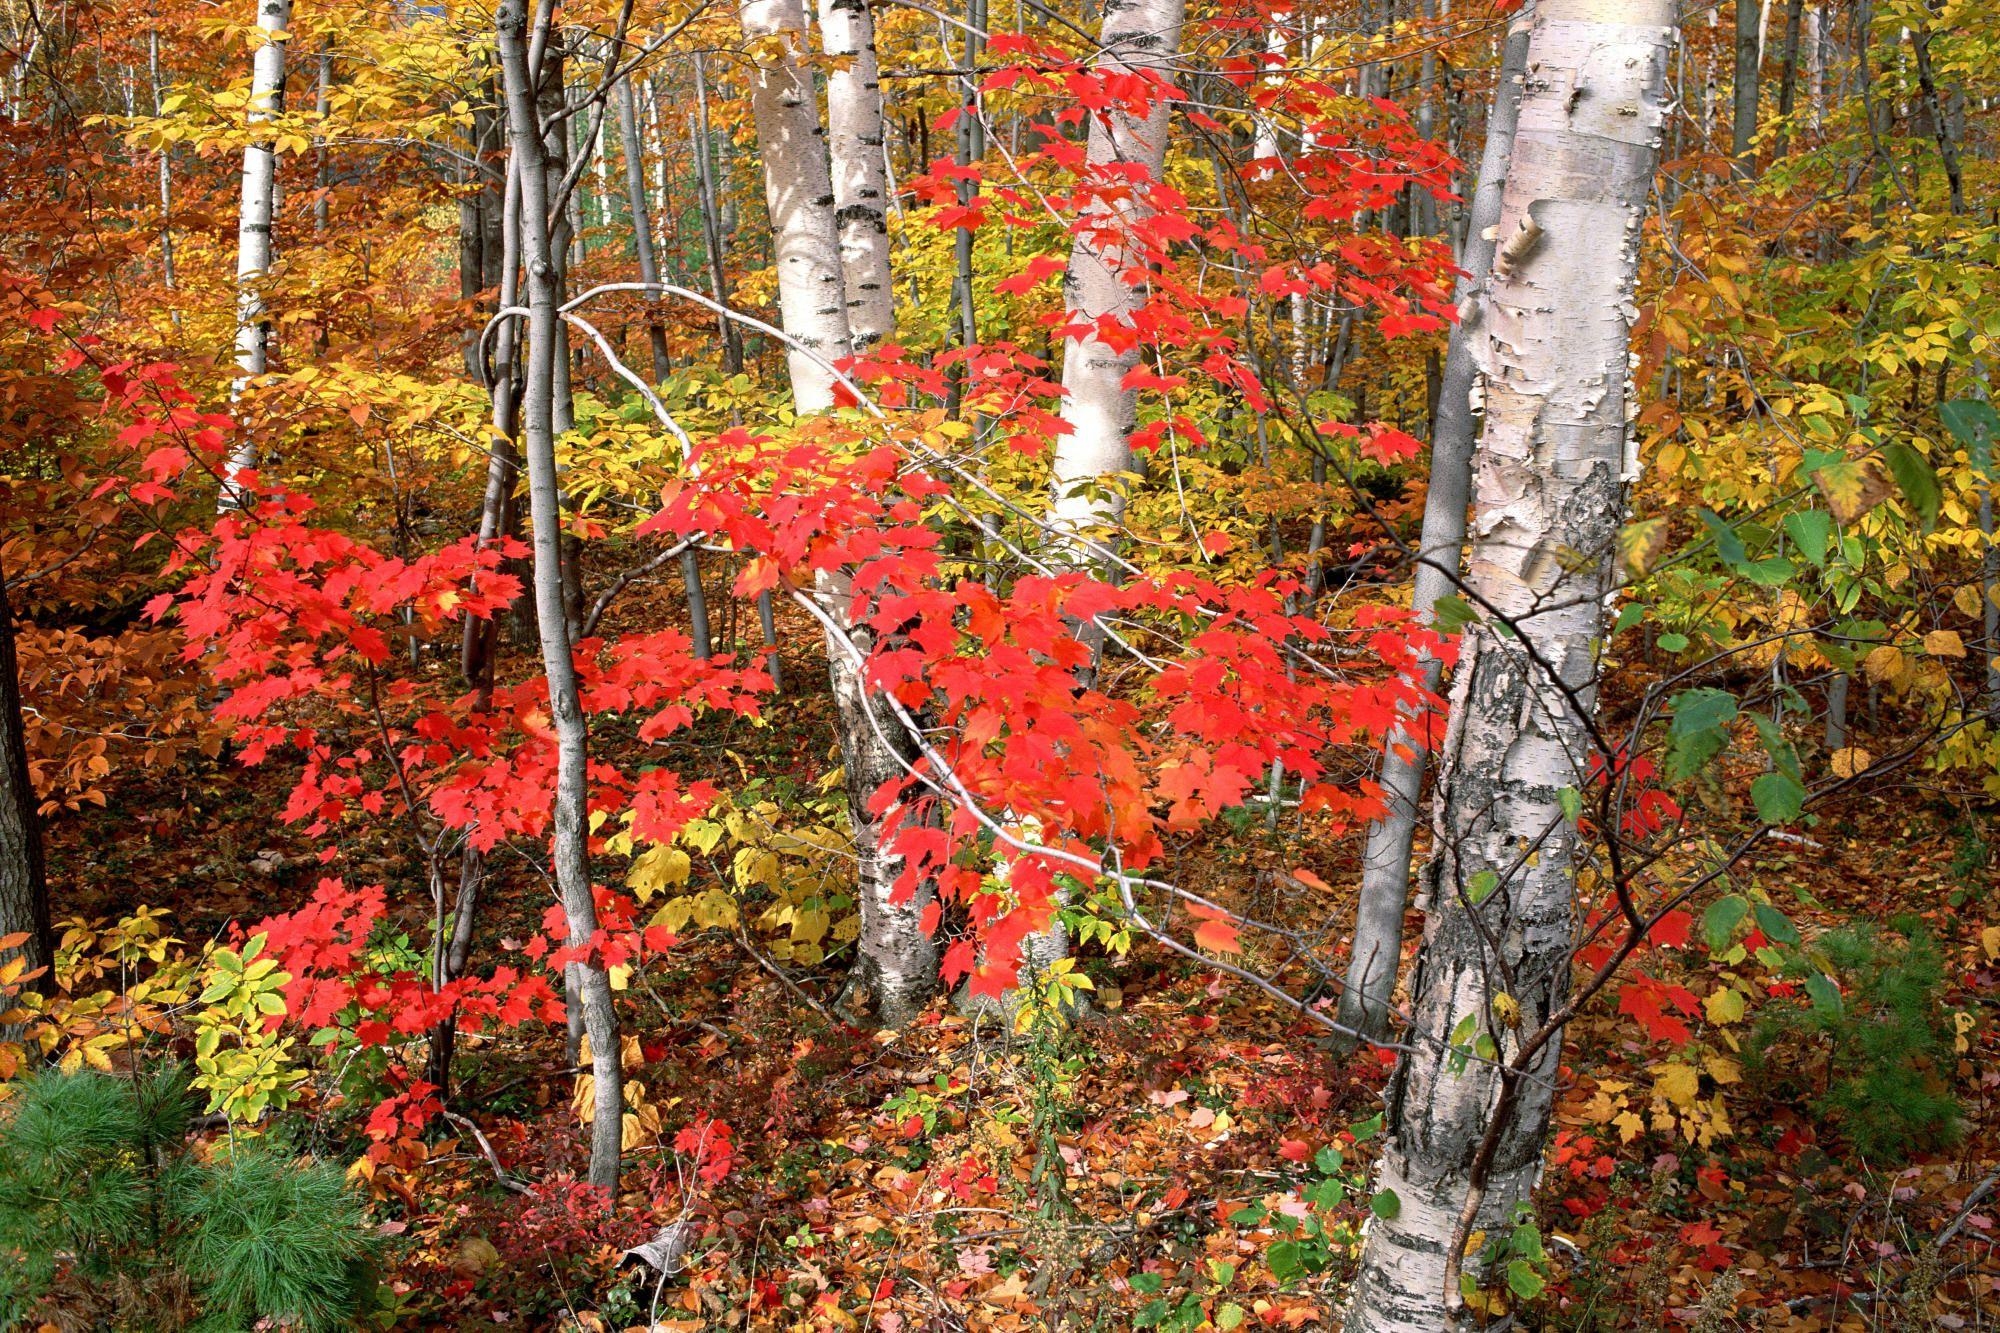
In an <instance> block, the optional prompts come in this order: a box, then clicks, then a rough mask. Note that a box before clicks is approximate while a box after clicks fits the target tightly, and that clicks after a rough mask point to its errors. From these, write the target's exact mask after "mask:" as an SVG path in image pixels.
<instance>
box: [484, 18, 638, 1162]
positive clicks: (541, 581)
mask: <svg viewBox="0 0 2000 1333" xmlns="http://www.w3.org/2000/svg"><path fill="white" fill-rule="evenodd" d="M553 9H554V0H541V6H540V8H539V12H538V15H537V22H536V34H535V46H536V48H537V49H538V51H539V50H540V49H542V48H544V47H545V45H546V42H547V37H548V29H549V27H550V26H551V25H552V23H553V20H554V14H553ZM527 27H528V17H527V0H503V3H502V4H501V5H500V8H499V10H498V11H497V13H496V14H495V16H494V28H495V32H496V35H497V38H498V46H499V51H500V62H501V69H502V74H503V77H504V79H505V82H506V89H507V123H508V129H509V132H510V135H511V138H512V140H513V151H514V155H515V162H516V164H517V166H516V171H517V174H518V177H519V188H520V201H521V202H520V226H521V259H522V263H523V266H524V267H525V269H526V271H527V286H528V312H529V313H528V317H527V339H526V347H525V353H526V356H525V361H526V368H525V373H524V376H523V382H522V391H521V436H522V442H523V446H524V453H525V454H526V461H527V468H528V506H529V513H530V517H531V519H532V521H533V524H534V591H535V619H536V624H537V628H538V629H539V631H540V635H541V649H542V671H543V673H544V675H546V677H547V678H548V687H549V716H550V722H551V725H552V727H553V729H554V731H555V735H556V756H557V768H556V790H555V802H554V810H553V812H552V813H553V819H552V823H553V825H554V866H555V880H556V892H557V894H558V896H559V897H560V899H561V902H562V908H563V915H564V917H565V920H566V925H567V928H568V942H569V947H570V948H572V949H579V950H581V949H587V948H588V947H589V945H590V941H591V938H592V936H594V935H595V934H596V933H597V906H596V902H595V899H594V898H593V896H592V892H591V884H590V850H589V842H588V838H589V815H588V810H587V805H588V797H589V777H588V774H587V772H586V769H587V766H588V763H589V748H590V740H589V733H588V730H587V728H586V724H585V721H584V715H583V707H582V704H581V702H580V699H579V695H578V689H577V676H576V661H575V658H574V655H573V653H572V650H571V645H570V636H569V623H568V619H567V618H566V616H565V615H564V609H563V584H562V547H561V541H562V495H561V490H560V487H559V483H558V480H557V477H556V452H555V437H556V430H555V410H556V381H557V376H558V373H559V369H560V357H561V344H560V343H559V342H558V340H557V337H556V334H557V330H558V328H559V326H560V324H561V316H560V314H559V313H558V306H559V304H560V297H559V292H560V288H559V286H558V271H557V266H556V256H555V254H554V253H553V247H552V246H551V244H550V225H549V204H550V199H549V177H548V169H547V162H546V160H545V157H544V152H545V150H544V140H543V124H542V119H541V115H540V113H539V111H538V110H537V106H536V95H535V94H536V89H535V84H534V80H533V77H532V76H531V75H530V73H529V68H530V65H531V63H532V62H531V60H530V58H529V52H528V42H527ZM569 977H570V979H571V981H572V983H573V984H572V985H571V986H570V987H569V1002H570V1004H571V1005H572V1006H573V1007H576V1008H579V1009H580V1010H581V1012H582V1015H583V1026H584V1030H585V1031H586V1032H587V1033H588V1034H589V1037H590V1060H591V1078H592V1092H593V1096H594V1099H595V1100H594V1109H593V1111H592V1119H591V1131H590V1183H591V1184H593V1185H597V1186H601V1187H603V1188H605V1189H609V1190H611V1191H613V1192H614V1194H615V1192H616V1190H617V1187H618V1154H619V1147H620V1143H621V1140H622V1137H623V1130H624V1123H623V1114H624V1101H623V1097H622V1090H621V1089H622V1079H621V1071H620V1069H619V1060H618V1057H619V1049H618V1026H617V1024H618V1018H617V1013H616V1011H615V1010H614V1009H613V1007H612V1002H611V985H610V979H609V977H608V976H607V975H606V973H605V970H604V966H603V964H602V962H601V961H600V960H598V959H597V958H595V957H594V956H591V957H585V958H583V959H581V960H579V961H578V962H575V963H572V964H570V971H569Z"/></svg>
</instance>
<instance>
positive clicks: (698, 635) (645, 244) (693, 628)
mask: <svg viewBox="0 0 2000 1333" xmlns="http://www.w3.org/2000/svg"><path fill="white" fill-rule="evenodd" d="M618 134H619V137H620V138H621V139H623V140H624V143H625V198H626V202H627V204H628V206H629V207H630V208H631V210H632V248H633V250H634V251H635V252H636V253H637V255H638V259H639V281H641V282H645V283H656V282H658V281H659V280H660V265H659V262H658V261H657V260H656V259H655V258H654V257H653V225H652V217H651V216H650V214H649V212H648V210H647V207H646V155H645V152H644V150H643V148H642V147H641V145H642V144H643V142H644V141H643V140H642V139H641V138H640V137H639V108H638V104H637V101H636V99H635V96H634V94H633V92H632V80H631V77H630V76H629V75H628V76H627V77H625V78H622V79H620V80H619V81H618ZM646 340H647V342H648V343H650V344H651V346H652V352H653V382H654V383H655V384H658V383H660V382H662V381H663V380H665V379H666V378H667V376H668V375H670V374H672V373H673V365H672V360H671V358H670V357H669V356H668V354H667V331H666V328H665V327H664V326H663V325H662V324H661V322H660V306H659V302H658V300H657V299H654V298H651V297H649V298H648V299H647V302H646ZM681 579H682V581H683V582H684V583H685V584H686V585H687V606H688V633H689V636H690V637H691V638H692V639H693V640H694V655H695V656H696V657H698V658H700V659H701V660H703V661H707V660H708V658H709V656H710V654H711V653H712V652H713V651H714V649H713V647H712V646H711V643H710V640H709V632H708V598H707V597H706V596H705V595H704V594H703V592H702V587H701V557H700V556H698V555H696V554H695V552H694V549H693V548H692V547H690V548H689V549H687V550H685V551H683V552H681Z"/></svg>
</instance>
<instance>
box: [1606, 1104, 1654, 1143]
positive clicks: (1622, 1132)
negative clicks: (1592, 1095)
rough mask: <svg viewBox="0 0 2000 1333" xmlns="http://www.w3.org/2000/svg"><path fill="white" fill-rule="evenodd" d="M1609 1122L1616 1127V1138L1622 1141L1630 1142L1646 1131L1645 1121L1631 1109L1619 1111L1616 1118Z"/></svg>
mask: <svg viewBox="0 0 2000 1333" xmlns="http://www.w3.org/2000/svg"><path fill="white" fill-rule="evenodd" d="M1611 1123H1612V1124H1613V1125H1614V1126H1616V1127H1617V1130H1618V1138H1619V1140H1620V1141H1621V1142H1624V1143H1630V1142H1631V1141H1632V1140H1633V1139H1636V1138H1638V1137H1639V1136H1640V1135H1641V1134H1644V1133H1645V1132H1646V1122H1645V1121H1643V1120H1641V1119H1640V1118H1639V1117H1638V1115H1637V1114H1636V1113H1635V1112H1632V1111H1621V1112H1619V1113H1618V1118H1617V1119H1615V1120H1613V1121H1612V1122H1611Z"/></svg>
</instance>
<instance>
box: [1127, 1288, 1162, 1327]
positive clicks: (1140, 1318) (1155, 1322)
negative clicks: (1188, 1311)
mask: <svg viewBox="0 0 2000 1333" xmlns="http://www.w3.org/2000/svg"><path fill="white" fill-rule="evenodd" d="M1132 1285H1133V1286H1134V1287H1135V1288H1136V1287H1137V1286H1138V1283H1136V1282H1135V1283H1133V1284H1132ZM1168 1308H1169V1307H1168V1305H1167V1303H1166V1302H1165V1301H1164V1300H1153V1301H1147V1302H1146V1304H1145V1305H1144V1306H1142V1307H1140V1310H1139V1313H1138V1314H1136V1315H1133V1316H1132V1327H1134V1328H1158V1327H1159V1326H1160V1321H1161V1320H1162V1319H1165V1318H1166V1317H1167V1310H1168Z"/></svg>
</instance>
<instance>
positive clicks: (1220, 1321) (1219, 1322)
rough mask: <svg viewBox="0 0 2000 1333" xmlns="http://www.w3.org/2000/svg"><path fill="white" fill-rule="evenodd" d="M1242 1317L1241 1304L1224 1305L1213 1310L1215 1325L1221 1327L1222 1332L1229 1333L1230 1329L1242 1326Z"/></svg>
mask: <svg viewBox="0 0 2000 1333" xmlns="http://www.w3.org/2000/svg"><path fill="white" fill-rule="evenodd" d="M1244 1317H1245V1316H1244V1313H1243V1307H1242V1306H1240V1305H1235V1304H1231V1305H1225V1306H1223V1307H1222V1308H1221V1309H1220V1310H1217V1311H1216V1312H1215V1326H1216V1327H1217V1328H1219V1329H1221V1330H1222V1333H1229V1330H1230V1329H1232V1328H1241V1327H1242V1326H1243V1320H1244Z"/></svg>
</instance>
